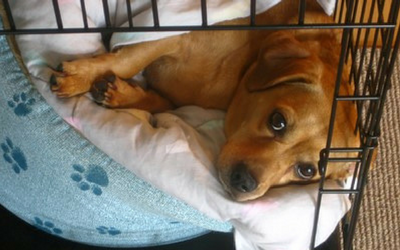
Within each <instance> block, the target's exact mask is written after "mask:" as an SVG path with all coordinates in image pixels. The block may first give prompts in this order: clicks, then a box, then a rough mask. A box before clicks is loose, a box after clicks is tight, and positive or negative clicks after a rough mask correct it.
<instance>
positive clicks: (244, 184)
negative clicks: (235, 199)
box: [230, 163, 258, 193]
mask: <svg viewBox="0 0 400 250" xmlns="http://www.w3.org/2000/svg"><path fill="white" fill-rule="evenodd" d="M230 186H231V187H232V188H234V189H235V190H236V191H238V192H241V193H249V192H252V191H254V190H255V189H257V187H258V183H257V181H256V180H255V179H254V177H253V176H252V175H251V173H250V172H249V171H248V169H247V167H246V165H245V164H243V163H239V164H238V165H237V166H235V167H234V169H233V171H232V173H231V176H230Z"/></svg>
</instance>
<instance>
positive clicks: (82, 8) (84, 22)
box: [80, 0, 89, 29]
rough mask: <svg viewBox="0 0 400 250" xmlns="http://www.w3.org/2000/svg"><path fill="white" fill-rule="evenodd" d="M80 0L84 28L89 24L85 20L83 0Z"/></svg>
mask: <svg viewBox="0 0 400 250" xmlns="http://www.w3.org/2000/svg"><path fill="white" fill-rule="evenodd" d="M80 2H81V10H82V21H83V27H85V29H87V28H89V25H88V21H87V13H86V4H85V0H80Z"/></svg>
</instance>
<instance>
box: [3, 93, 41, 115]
mask: <svg viewBox="0 0 400 250" xmlns="http://www.w3.org/2000/svg"><path fill="white" fill-rule="evenodd" d="M35 102H36V100H35V99H34V98H28V97H27V96H26V94H25V93H21V94H15V95H14V96H13V99H12V100H10V101H8V106H9V107H10V108H12V109H13V110H14V113H15V114H16V115H17V116H26V115H28V114H29V113H31V112H32V107H31V106H32V105H33V104H34V103H35Z"/></svg>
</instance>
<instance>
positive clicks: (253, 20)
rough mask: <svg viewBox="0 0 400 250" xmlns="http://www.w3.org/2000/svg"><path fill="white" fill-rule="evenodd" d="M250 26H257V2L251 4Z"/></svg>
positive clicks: (253, 0)
mask: <svg viewBox="0 0 400 250" xmlns="http://www.w3.org/2000/svg"><path fill="white" fill-rule="evenodd" d="M250 25H251V26H254V25H256V0H251V2H250Z"/></svg>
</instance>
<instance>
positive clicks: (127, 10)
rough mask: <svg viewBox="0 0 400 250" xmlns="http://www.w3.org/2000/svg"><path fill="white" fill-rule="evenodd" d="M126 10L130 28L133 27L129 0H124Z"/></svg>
mask: <svg viewBox="0 0 400 250" xmlns="http://www.w3.org/2000/svg"><path fill="white" fill-rule="evenodd" d="M126 12H127V14H128V23H129V27H130V28H132V27H133V21H132V8H131V1H130V0H126Z"/></svg>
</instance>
